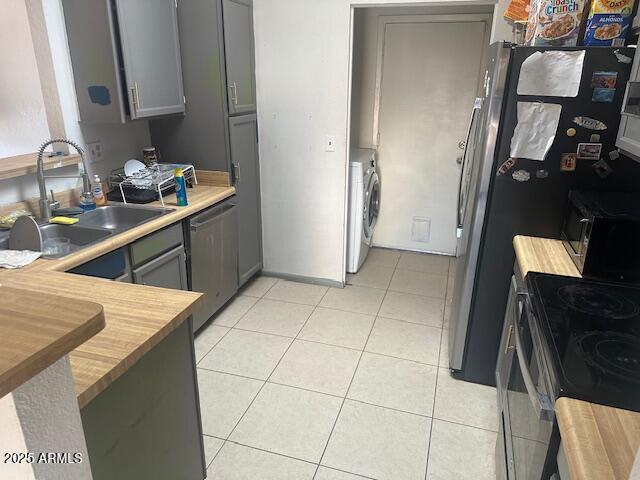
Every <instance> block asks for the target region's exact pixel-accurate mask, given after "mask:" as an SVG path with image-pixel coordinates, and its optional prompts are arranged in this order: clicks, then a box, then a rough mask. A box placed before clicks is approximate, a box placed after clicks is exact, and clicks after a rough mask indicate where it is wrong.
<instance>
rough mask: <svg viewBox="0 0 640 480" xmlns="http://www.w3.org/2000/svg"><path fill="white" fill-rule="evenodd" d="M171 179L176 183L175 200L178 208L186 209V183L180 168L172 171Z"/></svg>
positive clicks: (187, 203)
mask: <svg viewBox="0 0 640 480" xmlns="http://www.w3.org/2000/svg"><path fill="white" fill-rule="evenodd" d="M173 177H174V180H175V183H176V200H177V205H178V206H179V207H186V206H187V205H189V202H187V183H186V182H185V180H184V173H183V172H182V169H181V168H176V169H174V170H173Z"/></svg>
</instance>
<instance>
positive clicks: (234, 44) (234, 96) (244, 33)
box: [222, 0, 256, 115]
mask: <svg viewBox="0 0 640 480" xmlns="http://www.w3.org/2000/svg"><path fill="white" fill-rule="evenodd" d="M222 16H223V23H224V47H225V60H226V70H227V98H228V102H229V114H230V115H235V114H241V113H250V112H255V111H256V85H255V61H254V43H253V2H252V0H222Z"/></svg>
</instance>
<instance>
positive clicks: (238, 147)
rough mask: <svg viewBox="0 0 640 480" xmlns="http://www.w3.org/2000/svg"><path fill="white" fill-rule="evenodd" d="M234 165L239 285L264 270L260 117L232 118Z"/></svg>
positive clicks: (230, 133) (231, 135)
mask: <svg viewBox="0 0 640 480" xmlns="http://www.w3.org/2000/svg"><path fill="white" fill-rule="evenodd" d="M229 138H230V143H231V162H232V164H233V168H234V172H235V188H236V199H237V204H238V283H239V285H240V286H241V285H243V284H244V283H246V282H247V280H249V279H250V278H251V277H252V276H253V275H254V274H255V273H256V272H258V271H259V270H261V269H262V223H261V209H260V165H259V157H258V124H257V120H256V115H255V114H253V115H242V116H238V117H231V118H229Z"/></svg>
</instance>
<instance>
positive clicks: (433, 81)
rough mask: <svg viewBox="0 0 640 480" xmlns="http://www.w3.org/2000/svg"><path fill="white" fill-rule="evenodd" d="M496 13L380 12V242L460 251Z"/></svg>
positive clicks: (377, 232)
mask: <svg viewBox="0 0 640 480" xmlns="http://www.w3.org/2000/svg"><path fill="white" fill-rule="evenodd" d="M490 25H491V17H490V16H486V15H448V16H420V17H417V18H416V17H404V18H403V17H386V18H385V17H382V19H381V23H380V33H379V38H382V39H384V40H383V44H382V45H381V46H380V56H379V64H380V68H379V74H378V76H379V80H378V83H379V92H380V93H379V108H378V135H379V136H378V162H379V163H378V164H379V169H380V184H381V194H380V216H379V218H378V223H377V225H376V229H375V232H374V236H373V243H374V245H378V246H384V247H392V248H401V249H410V250H419V251H426V252H438V253H444V254H450V255H455V252H456V209H457V194H458V183H459V179H460V170H459V169H460V166H459V165H458V163H457V162H456V159H457V158H458V157H459V156H460V155H462V149H461V146H459V143H460V142H462V141H464V139H465V137H466V134H467V128H468V125H469V115H470V113H471V111H472V108H473V104H474V99H475V97H476V94H477V91H478V86H479V85H481V79H480V76H481V72H483V71H484V70H482V68H483V66H484V57H485V53H486V48H487V43H488V33H489V28H490Z"/></svg>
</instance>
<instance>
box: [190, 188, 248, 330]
mask: <svg viewBox="0 0 640 480" xmlns="http://www.w3.org/2000/svg"><path fill="white" fill-rule="evenodd" d="M186 227H187V230H188V235H185V236H186V237H187V257H188V261H187V265H188V274H189V289H190V290H192V291H194V292H202V293H204V294H205V298H204V303H203V305H202V306H201V307H200V309H199V310H198V311H196V313H194V315H193V330H194V331H196V330H198V329H199V328H200V327H201V326H202V325H203V324H204V323H205V322H206V321H207V320H209V319H210V318H211V316H212V315H213V314H215V313H216V312H217V311H218V309H220V307H222V306H223V305H224V304H225V303H226V302H227V301H228V300H229V299H230V298H231V297H233V296H234V295H235V293H236V292H237V291H238V218H237V207H236V203H235V198H234V197H232V198H230V199H228V200H226V201H224V202H222V203H219V204H218V205H215V206H213V207H211V208H209V209H208V210H205V211H204V212H202V213H199V214H198V215H194V216H193V217H191V218H189V220H188V223H187V225H186Z"/></svg>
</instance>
